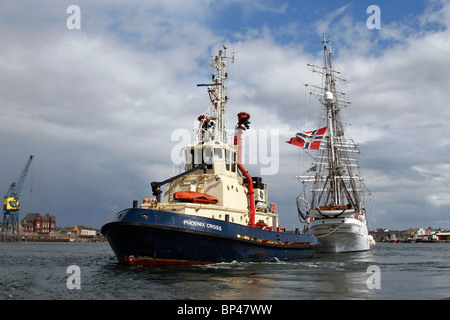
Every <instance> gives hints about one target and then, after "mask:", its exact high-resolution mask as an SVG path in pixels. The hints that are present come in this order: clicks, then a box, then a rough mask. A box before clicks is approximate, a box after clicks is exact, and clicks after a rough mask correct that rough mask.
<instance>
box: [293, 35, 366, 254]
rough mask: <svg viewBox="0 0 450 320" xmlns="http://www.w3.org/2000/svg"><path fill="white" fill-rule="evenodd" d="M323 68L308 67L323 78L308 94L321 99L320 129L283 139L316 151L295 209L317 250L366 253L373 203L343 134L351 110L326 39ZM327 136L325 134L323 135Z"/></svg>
mask: <svg viewBox="0 0 450 320" xmlns="http://www.w3.org/2000/svg"><path fill="white" fill-rule="evenodd" d="M322 43H323V56H324V58H323V59H324V60H323V61H324V64H323V66H316V65H312V64H308V66H309V67H310V68H312V71H313V72H317V73H320V74H322V75H323V83H322V86H317V85H314V84H306V85H305V86H308V87H311V88H314V89H316V90H318V91H313V92H311V94H313V95H316V96H318V97H319V101H320V102H321V103H322V105H323V107H324V108H323V110H324V114H323V115H319V118H320V119H322V121H323V122H322V123H320V124H319V125H318V126H320V129H317V130H312V131H306V132H300V133H297V134H296V136H295V137H293V138H291V139H290V141H287V142H288V143H290V144H293V145H296V146H299V147H301V148H303V149H304V150H307V151H309V150H313V151H312V152H317V153H316V156H315V157H314V160H313V162H312V164H311V167H310V168H309V169H308V170H307V171H306V172H305V173H304V175H301V176H298V178H299V180H300V181H301V183H302V184H303V191H302V194H300V196H299V197H298V198H297V208H298V212H299V216H300V220H301V221H302V222H306V228H307V229H308V230H309V232H310V233H311V234H313V235H315V236H316V237H317V238H318V239H319V241H320V242H321V243H322V244H323V247H322V248H321V249H320V252H355V251H367V250H369V249H370V247H371V245H374V244H375V241H374V240H373V238H372V236H370V235H369V234H368V222H367V216H366V208H367V205H368V204H369V203H370V202H371V201H372V200H373V197H372V194H371V193H370V192H368V190H367V188H366V187H365V185H364V182H363V179H362V177H361V174H360V172H359V168H360V164H359V160H358V158H357V157H356V156H357V155H358V154H359V153H360V151H359V149H358V146H357V145H356V144H355V142H354V141H353V139H351V138H350V137H348V135H347V133H346V132H345V127H344V126H345V125H348V124H349V123H348V122H345V121H343V120H342V119H341V116H340V110H341V109H342V108H344V107H349V104H350V101H348V100H345V99H344V98H343V96H344V95H345V93H344V92H342V91H339V90H338V89H337V88H336V83H337V81H338V80H344V79H343V78H342V76H341V75H340V72H339V71H337V70H335V69H334V68H333V56H332V53H331V44H330V40H326V36H325V34H324V35H323V41H322ZM327 132H328V134H327Z"/></svg>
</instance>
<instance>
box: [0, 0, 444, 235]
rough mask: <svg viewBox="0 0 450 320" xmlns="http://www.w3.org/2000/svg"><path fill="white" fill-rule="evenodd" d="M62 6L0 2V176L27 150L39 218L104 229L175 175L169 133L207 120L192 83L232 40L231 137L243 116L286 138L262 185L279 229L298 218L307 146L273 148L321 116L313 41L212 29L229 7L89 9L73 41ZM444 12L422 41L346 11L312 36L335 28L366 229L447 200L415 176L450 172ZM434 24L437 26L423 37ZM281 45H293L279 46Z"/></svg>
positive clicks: (435, 11)
mask: <svg viewBox="0 0 450 320" xmlns="http://www.w3.org/2000/svg"><path fill="white" fill-rule="evenodd" d="M27 3H28V4H29V5H31V2H27ZM69 4H71V3H69V2H67V3H64V2H61V3H58V5H54V4H51V3H50V2H48V3H40V5H39V6H38V5H37V4H36V5H32V6H31V7H28V8H27V10H24V5H20V4H19V3H16V2H4V3H3V4H2V7H1V9H2V10H0V12H1V13H0V18H1V19H0V21H1V22H0V38H1V39H2V41H3V45H2V47H1V48H0V103H1V108H0V114H1V117H0V131H1V133H2V135H1V137H0V142H1V143H2V146H3V147H4V150H8V153H4V154H3V155H2V157H1V159H0V165H1V166H2V167H4V168H6V167H8V168H9V167H10V166H11V164H12V160H11V159H15V160H14V161H17V162H18V163H22V162H24V161H25V160H26V157H27V156H28V154H31V153H35V154H36V158H35V162H36V175H37V176H39V170H44V169H43V168H45V174H44V173H42V174H41V176H40V179H37V180H36V181H35V184H36V185H35V187H36V188H38V189H39V188H40V189H41V191H36V192H41V196H42V199H49V198H51V201H50V200H49V201H44V200H42V201H41V204H40V205H41V209H42V210H44V211H52V210H55V214H57V215H58V214H59V215H63V213H62V212H63V211H64V210H68V209H67V205H66V203H67V202H68V201H70V203H71V205H72V206H73V209H71V212H72V213H71V214H72V215H74V214H79V215H80V219H81V217H82V219H85V220H84V221H86V222H83V221H80V223H86V224H89V222H88V221H89V220H90V219H92V218H91V217H92V215H93V214H94V215H96V216H98V218H95V219H96V220H95V221H96V222H95V223H96V224H101V222H103V221H104V215H105V214H110V215H112V214H114V213H115V212H109V210H110V208H111V206H112V205H113V204H114V205H117V206H119V207H120V205H122V204H123V205H127V204H129V203H131V200H132V199H131V198H133V197H136V198H140V197H142V196H147V195H148V193H149V187H148V183H149V181H151V180H153V179H162V178H164V177H166V176H167V175H168V174H170V172H171V163H170V154H171V151H172V148H173V146H175V145H176V142H172V141H170V137H171V133H172V132H173V131H174V130H176V129H179V128H185V129H188V130H191V129H192V123H193V121H195V119H196V117H197V116H198V115H200V114H202V113H204V112H205V110H206V108H207V106H208V103H209V101H208V97H207V94H206V92H205V91H204V90H203V89H201V88H196V86H195V85H196V83H199V82H204V81H205V80H207V79H208V78H209V76H210V75H209V65H208V61H209V54H210V53H212V54H215V50H216V49H217V48H218V47H219V46H220V45H222V44H223V42H224V41H225V40H224V39H226V37H228V38H230V42H232V39H233V38H234V39H236V42H235V43H234V48H235V51H236V63H235V64H234V65H232V66H230V72H229V74H230V81H229V87H228V95H229V97H230V100H229V103H228V110H227V124H228V128H230V129H232V128H233V126H234V124H235V120H236V117H235V115H236V114H237V113H238V112H240V111H247V112H249V113H250V114H251V116H252V118H251V122H252V125H251V126H252V128H254V129H256V130H258V129H261V128H277V129H279V130H280V155H279V156H280V171H279V175H278V176H267V177H265V179H266V180H267V181H270V183H272V185H273V186H272V187H271V193H270V195H271V197H274V199H273V200H278V201H279V202H280V204H279V207H280V209H282V211H283V210H284V212H286V215H285V216H284V217H282V219H287V217H288V216H289V217H291V216H293V215H294V216H295V210H296V209H295V197H296V196H297V195H298V194H297V192H299V190H297V189H296V188H297V187H298V184H297V182H296V180H295V175H297V174H298V173H299V171H300V170H301V169H303V166H302V165H300V164H299V161H298V160H299V153H300V152H301V150H299V149H296V148H293V147H292V146H290V145H287V144H285V143H284V142H283V141H284V140H285V139H286V140H287V139H288V137H289V136H290V135H291V134H292V135H293V134H295V133H296V132H298V131H303V130H311V129H313V128H314V126H316V123H317V122H316V120H317V119H316V118H315V115H316V114H317V113H320V109H319V108H318V107H319V105H318V104H317V103H316V102H315V100H314V97H313V98H312V99H310V96H309V94H308V90H307V89H305V88H304V87H303V84H304V83H307V82H314V81H315V80H318V81H320V78H319V79H317V78H312V76H311V74H310V72H309V70H308V69H307V67H306V63H308V62H310V63H315V64H321V56H320V53H321V46H320V44H318V43H317V42H315V41H314V42H312V43H309V44H308V48H305V47H304V45H305V43H304V42H300V43H299V42H297V39H301V38H302V34H298V35H295V34H294V32H295V31H296V30H297V29H298V28H299V25H298V24H297V23H298V22H297V21H286V22H283V23H280V24H279V26H278V27H277V28H269V27H268V26H267V25H266V26H265V27H261V28H258V27H255V26H254V25H253V26H252V27H251V28H250V27H249V28H242V29H239V30H233V31H232V32H230V31H229V30H228V31H226V32H224V33H223V34H222V33H219V34H215V33H214V32H213V31H212V30H215V29H214V27H213V24H214V22H213V21H211V12H212V10H214V9H215V8H217V6H223V7H224V8H226V6H227V5H230V3H228V4H220V5H219V4H217V3H216V2H211V1H192V2H191V1H189V2H185V1H170V2H167V1H166V2H155V1H151V2H148V1H139V2H136V3H129V4H127V5H124V4H123V3H122V2H119V1H115V2H114V1H113V2H111V1H96V2H95V3H92V2H88V1H86V2H80V4H79V6H80V7H81V10H82V11H81V14H82V29H81V30H79V31H69V30H67V28H66V27H65V19H66V18H67V15H66V13H65V9H66V8H67V6H68V5H69ZM232 5H237V6H239V5H241V4H240V2H232ZM243 6H246V8H252V10H254V11H249V14H251V16H252V17H256V16H257V15H258V12H259V13H260V12H264V13H265V14H267V13H271V14H275V15H278V16H280V15H283V16H284V15H285V14H286V13H287V12H288V10H289V9H290V4H289V5H287V4H286V3H280V5H279V6H277V5H275V4H273V3H272V2H267V1H259V2H248V3H246V4H245V5H243ZM449 8H450V4H448V3H445V2H433V3H432V5H430V6H429V9H427V11H426V12H425V13H424V14H423V15H422V16H421V17H417V19H421V21H422V26H424V28H425V26H427V28H428V29H427V31H426V32H425V31H424V32H416V33H414V32H412V30H414V28H413V26H411V25H410V24H405V23H403V21H398V22H392V23H390V24H383V25H382V29H381V30H379V31H369V30H368V29H367V28H366V27H365V23H363V24H361V25H360V24H356V22H355V19H353V18H352V16H351V9H352V4H349V5H345V6H341V7H340V8H338V9H337V10H336V11H334V12H332V13H330V15H329V16H328V17H325V18H324V19H318V20H317V21H316V22H315V23H313V25H312V26H311V27H312V28H313V29H312V30H316V33H317V35H318V39H317V40H320V34H321V33H322V32H324V31H326V32H327V31H328V30H330V29H332V30H333V47H334V48H335V54H336V55H335V59H336V60H335V61H336V65H337V67H338V69H340V70H341V71H342V72H343V73H344V75H345V77H346V78H347V80H348V83H347V85H346V86H344V87H343V88H342V89H343V90H344V91H346V92H347V93H348V95H349V96H348V97H349V99H350V100H351V101H352V107H351V110H344V111H343V113H345V115H346V116H348V118H349V119H350V121H351V122H352V123H353V125H352V126H351V127H350V136H352V137H354V138H355V140H356V141H357V142H358V143H359V144H360V145H361V149H362V165H363V168H362V169H363V174H364V173H366V184H367V186H368V187H369V189H370V190H372V191H373V192H374V194H375V198H376V202H375V203H376V204H375V207H374V213H373V215H372V216H373V217H374V220H376V223H377V225H376V226H375V227H377V226H379V225H383V224H385V226H386V227H391V226H393V225H396V224H397V225H398V224H399V223H400V222H401V221H402V219H406V220H408V219H410V218H409V216H410V215H411V214H416V217H418V218H417V219H419V220H420V219H422V217H419V215H420V212H421V211H420V210H422V211H423V209H420V208H426V206H427V205H430V204H434V206H432V207H433V210H429V211H427V212H428V213H429V215H430V216H438V215H439V214H442V212H443V211H442V210H443V208H444V207H445V206H447V205H448V202H449V200H448V197H446V196H445V194H446V193H445V192H437V191H431V190H434V188H433V185H434V184H439V183H443V182H442V181H443V180H433V179H431V180H430V179H427V177H426V175H425V171H424V170H426V169H427V168H428V169H427V170H432V169H430V168H439V170H440V171H439V170H438V172H435V171H432V172H431V173H432V174H438V173H439V174H440V176H436V178H439V177H441V178H443V179H445V178H446V177H447V174H446V173H444V172H446V171H445V170H447V169H445V168H444V167H440V166H442V165H443V164H445V161H446V160H447V159H448V144H449V143H450V141H449V138H448V134H447V133H448V125H447V122H448V120H449V118H450V111H448V108H445V106H446V104H447V91H448V90H447V89H446V85H447V84H448V83H449V82H450V79H449V77H450V76H449V75H450V70H449V68H450V64H449V63H448V62H447V60H448V54H449V51H450V40H449V39H450V36H449V30H448V28H447V27H448V21H449V20H448V19H447V18H448V17H449V16H450V15H449V10H450V9H449ZM31 9H33V10H31ZM356 25H357V26H356ZM430 25H439V26H440V28H437V29H432V30H430V29H429V26H430ZM230 29H232V28H231V27H230ZM323 29H327V30H323ZM297 31H298V30H297ZM377 32H378V33H377ZM280 36H287V37H292V39H294V40H293V41H292V42H281V41H279V38H280ZM374 40H376V41H374ZM383 41H384V42H386V41H388V42H389V45H388V46H383V43H384V42H383ZM229 45H230V46H229V47H230V48H229V51H231V49H232V47H233V46H232V44H231V43H229ZM210 48H213V49H212V52H210ZM309 52H313V54H311V53H309ZM434 137H438V139H434ZM22 159H23V161H22ZM40 159H42V160H40ZM307 165H309V164H307ZM307 165H306V166H307ZM39 166H40V167H39ZM39 168H40V169H39ZM417 168H419V169H420V170H422V171H420V170H418V169H417ZM444 169H445V170H444ZM433 170H434V169H433ZM1 177H2V181H3V180H4V179H6V180H7V181H9V180H10V178H9V177H5V174H3V173H2V176H1ZM39 181H42V183H44V182H45V184H46V185H45V186H44V185H42V184H41V185H39V184H38V182H39ZM5 187H6V186H5ZM441 187H442V185H441ZM444 187H445V185H444ZM80 188H81V189H80ZM74 190H77V191H76V192H75V191H74ZM80 190H81V191H80ZM124 190H126V191H124ZM443 190H447V189H446V188H444V189H443ZM45 191H48V192H45ZM74 192H75V193H76V195H74ZM90 195H93V197H95V198H96V199H97V200H96V201H94V200H92V199H89V206H90V208H91V209H92V210H90V211H89V212H86V210H85V207H86V205H85V204H84V202H85V201H87V200H86V199H87V198H88V197H89V196H90ZM414 200H415V201H417V203H420V201H421V202H422V203H421V204H420V205H419V204H417V206H416V208H415V209H414V210H415V211H414V210H412V211H406V209H405V208H407V207H408V206H407V205H406V204H405V203H406V202H408V201H414ZM427 201H428V202H427ZM24 203H26V202H24ZM49 203H51V204H52V205H51V206H49ZM100 203H103V204H100ZM117 203H118V204H117ZM41 209H37V210H41ZM56 211H59V212H56ZM82 211H83V212H86V213H84V214H83V213H74V212H82ZM377 211H378V212H380V213H379V214H380V215H379V218H376V216H377ZM293 212H294V214H293ZM383 212H384V214H383ZM391 212H395V213H396V218H395V219H394V218H392V215H391ZM380 217H383V219H381V218H380ZM289 219H290V218H289ZM71 221H72V222H73V221H75V218H74V217H72V218H71ZM421 221H423V220H421ZM77 223H78V222H77ZM389 224H390V225H389Z"/></svg>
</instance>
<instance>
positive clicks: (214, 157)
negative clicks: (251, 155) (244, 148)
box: [184, 140, 237, 175]
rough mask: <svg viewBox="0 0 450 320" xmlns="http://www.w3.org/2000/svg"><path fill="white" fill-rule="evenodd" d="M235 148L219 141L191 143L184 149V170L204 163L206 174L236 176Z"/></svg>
mask: <svg viewBox="0 0 450 320" xmlns="http://www.w3.org/2000/svg"><path fill="white" fill-rule="evenodd" d="M236 148H237V147H236V146H232V145H229V144H228V143H224V142H222V141H219V140H209V141H193V142H192V143H191V144H189V145H188V146H187V147H185V148H184V157H185V170H186V171H187V170H190V169H193V168H194V167H195V166H198V165H200V164H203V163H206V164H207V166H206V167H205V169H206V173H215V174H220V173H221V174H230V175H236V169H237V168H236V167H237V162H236V152H237V150H236Z"/></svg>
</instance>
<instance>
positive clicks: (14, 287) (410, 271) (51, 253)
mask: <svg viewBox="0 0 450 320" xmlns="http://www.w3.org/2000/svg"><path fill="white" fill-rule="evenodd" d="M71 265H77V266H79V268H80V289H72V290H70V289H68V286H67V280H68V279H69V278H70V277H71V276H72V273H67V268H68V267H69V266H71ZM373 265H375V266H378V267H379V270H380V273H379V276H380V277H379V278H378V280H379V284H380V289H370V288H368V285H367V280H368V279H369V277H371V276H372V277H374V274H372V273H367V269H368V268H369V267H370V266H373ZM70 279H73V278H70ZM70 279H69V280H70ZM69 282H70V283H74V282H73V281H69ZM372 287H373V286H372ZM449 298H450V243H448V244H445V243H432V244H425V243H397V244H384V243H378V244H377V245H376V246H375V247H374V249H372V250H371V251H370V252H363V253H347V254H316V255H315V256H314V257H313V258H311V259H305V260H298V261H292V262H272V263H223V264H217V265H208V266H189V267H172V268H164V269H160V268H144V267H123V266H120V265H119V264H118V263H117V260H116V258H115V256H114V254H113V252H112V250H111V248H110V247H109V245H108V243H39V242H20V243H1V242H0V299H63V300H72V299H171V300H172V299H221V300H222V299H269V300H271V299H285V300H293V299H296V300H297V299H449Z"/></svg>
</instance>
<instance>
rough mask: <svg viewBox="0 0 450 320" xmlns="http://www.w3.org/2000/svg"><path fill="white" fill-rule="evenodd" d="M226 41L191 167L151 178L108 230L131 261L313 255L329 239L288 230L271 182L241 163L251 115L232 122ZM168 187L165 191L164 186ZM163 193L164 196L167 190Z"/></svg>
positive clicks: (122, 257)
mask: <svg viewBox="0 0 450 320" xmlns="http://www.w3.org/2000/svg"><path fill="white" fill-rule="evenodd" d="M233 60H234V55H232V56H230V57H227V55H226V48H225V47H224V50H219V53H218V55H217V56H215V57H211V66H212V69H213V73H212V81H211V83H206V84H199V85H197V86H201V87H206V88H207V91H208V94H209V98H210V104H209V107H208V109H207V112H206V113H205V114H203V115H200V116H199V117H198V121H199V125H198V129H197V130H195V131H194V137H193V141H192V142H191V143H190V144H189V145H187V146H186V147H185V148H184V149H183V152H184V157H185V161H184V171H183V172H182V173H180V174H178V175H173V176H171V177H169V178H168V179H166V180H164V181H154V182H152V183H151V187H152V193H153V197H152V198H145V199H144V200H143V202H142V203H141V204H139V203H137V201H133V207H132V208H128V209H125V210H122V211H120V212H119V213H117V215H116V217H115V220H114V221H112V222H110V223H107V224H105V225H104V226H103V227H102V229H101V232H102V234H104V235H105V237H106V238H107V239H108V241H109V243H110V245H111V248H112V249H113V251H114V253H115V255H116V256H117V258H118V260H119V261H120V262H121V263H122V264H125V265H144V266H161V265H189V264H209V263H219V262H232V261H273V260H287V259H298V258H306V257H311V256H312V255H313V254H314V253H315V252H316V251H317V250H318V249H319V248H320V246H321V244H320V242H319V241H318V240H317V238H316V237H315V236H313V235H312V234H308V233H289V232H284V230H282V229H281V227H280V225H279V218H278V212H277V208H276V205H275V204H274V203H271V202H269V201H268V198H267V190H268V187H267V184H265V183H264V182H263V180H262V178H261V177H252V176H251V175H250V174H249V173H248V171H247V170H245V168H244V166H243V165H242V163H241V145H242V142H241V141H242V134H243V131H245V130H246V129H248V128H249V124H250V122H249V119H250V115H249V114H248V113H245V112H241V113H239V114H238V122H237V125H236V127H235V130H234V132H232V133H231V134H230V133H228V132H227V131H226V128H225V110H226V103H227V101H228V97H227V96H226V94H225V91H226V88H227V85H226V82H227V78H228V74H227V72H226V66H227V62H233ZM164 186H165V190H164V192H163V190H162V188H163V187H164ZM162 195H163V197H162Z"/></svg>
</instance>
